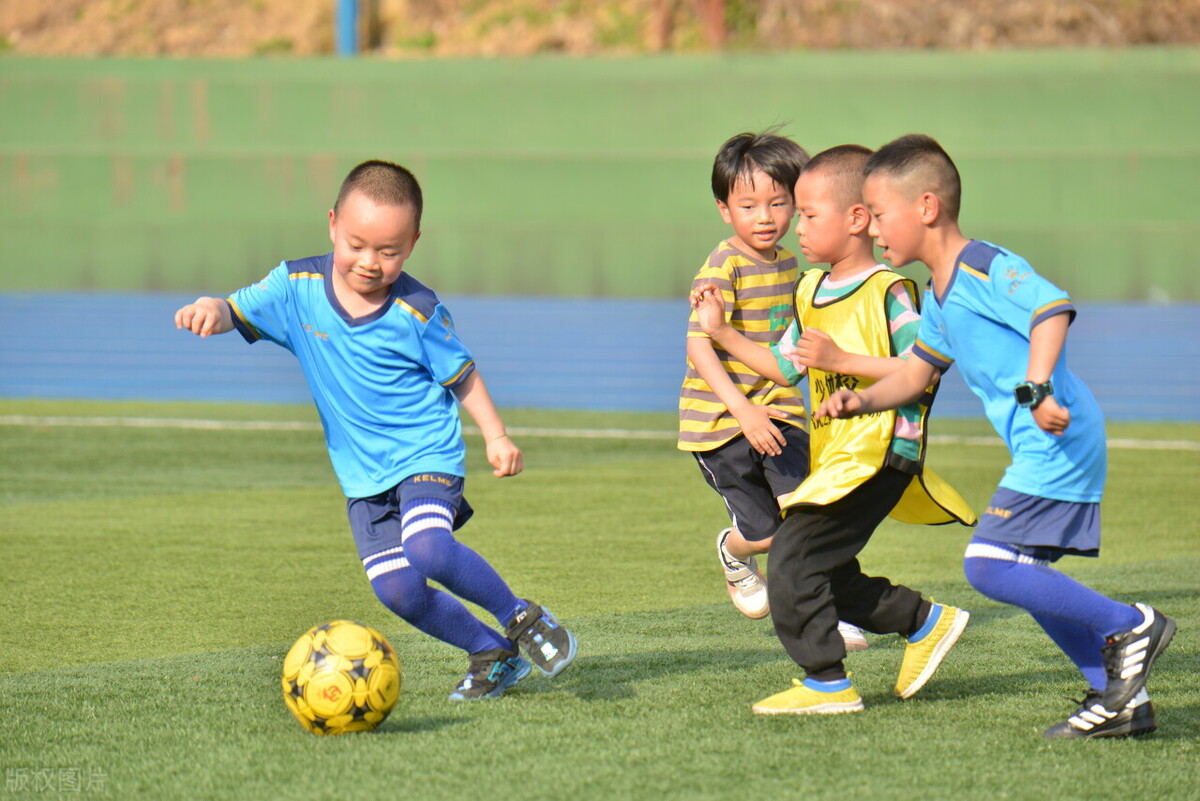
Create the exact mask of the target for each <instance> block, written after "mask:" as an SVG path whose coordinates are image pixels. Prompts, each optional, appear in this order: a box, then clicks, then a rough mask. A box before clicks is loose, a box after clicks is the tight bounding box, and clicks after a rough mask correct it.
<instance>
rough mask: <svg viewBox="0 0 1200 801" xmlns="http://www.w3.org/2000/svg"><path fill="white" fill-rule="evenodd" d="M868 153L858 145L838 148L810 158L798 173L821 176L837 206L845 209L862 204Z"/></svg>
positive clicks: (869, 149)
mask: <svg viewBox="0 0 1200 801" xmlns="http://www.w3.org/2000/svg"><path fill="white" fill-rule="evenodd" d="M871 153H872V151H871V148H869V147H863V146H862V145H838V146H837V147H831V148H829V149H828V150H822V151H821V152H820V153H818V154H817V155H815V156H813V157H812V160H811V161H809V162H808V164H805V165H804V169H803V170H802V171H801V172H806V173H815V172H821V173H824V174H825V176H826V178H827V180H828V181H829V189H830V192H832V194H833V197H834V199H835V200H836V201H837V203H838V207H839V208H841V209H848V208H850V207H851V206H853V205H855V204H857V203H862V187H863V181H865V180H866V177H867V176H866V173H865V172H864V170H865V169H866V166H867V159H869V158H870V157H871Z"/></svg>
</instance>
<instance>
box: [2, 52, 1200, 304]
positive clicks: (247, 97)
mask: <svg viewBox="0 0 1200 801" xmlns="http://www.w3.org/2000/svg"><path fill="white" fill-rule="evenodd" d="M773 123H784V125H785V131H786V132H787V133H790V134H791V135H793V136H794V137H795V138H796V139H797V140H798V141H800V142H801V143H802V144H803V145H805V146H806V147H807V148H809V149H810V151H812V152H816V151H818V150H820V149H823V148H825V147H829V146H831V145H834V144H839V143H843V142H859V143H862V144H866V145H869V146H877V145H879V144H882V143H883V142H884V141H887V140H888V139H891V138H892V137H894V136H897V135H899V134H902V133H908V132H913V131H920V132H926V133H930V134H932V135H934V136H936V137H937V138H938V139H939V140H941V141H942V143H943V144H944V145H945V146H946V148H947V149H948V150H949V151H950V153H951V155H953V156H954V157H955V159H956V161H957V162H958V165H959V169H960V171H961V172H962V173H963V179H964V203H963V206H964V208H963V223H964V228H965V230H966V232H967V233H968V235H973V236H979V237H983V238H989V239H994V240H996V241H999V242H1000V243H1001V244H1004V245H1006V246H1008V247H1010V248H1012V249H1014V250H1017V251H1018V252H1021V253H1023V254H1024V255H1026V256H1027V257H1028V258H1030V260H1031V261H1032V262H1033V263H1034V265H1035V266H1036V267H1037V268H1038V269H1039V270H1040V271H1041V272H1043V273H1044V274H1046V275H1048V276H1050V277H1052V278H1053V279H1054V280H1056V281H1058V282H1059V283H1061V284H1062V285H1064V286H1065V287H1066V288H1067V289H1068V290H1069V291H1070V292H1071V293H1072V294H1073V295H1074V296H1075V297H1076V298H1079V299H1141V298H1147V297H1149V298H1155V299H1171V300H1190V301H1195V300H1198V299H1200V281H1198V279H1197V277H1196V273H1197V271H1196V269H1195V268H1194V267H1193V266H1191V263H1190V262H1191V260H1190V259H1189V258H1188V256H1190V255H1191V246H1192V245H1194V244H1195V243H1197V242H1200V213H1198V212H1197V209H1196V206H1195V204H1194V201H1193V196H1194V194H1195V192H1196V190H1197V188H1200V136H1198V134H1197V132H1200V50H1198V49H1147V50H1119V51H1085V52H1056V53H1043V52H1006V53H986V54H961V53H957V54H935V53H921V52H915V53H899V54H896V53H890V54H864V53H851V52H837V53H820V54H795V55H786V56H782V55H781V56H724V57H722V56H713V57H662V58H633V59H587V60H582V59H565V58H545V59H531V60H520V61H389V62H381V61H363V60H360V61H349V60H305V61H291V60H288V61H285V60H258V61H174V60H146V61H114V60H88V61H83V60H79V61H59V60H50V61H48V60H24V59H12V58H0V290H34V289H37V290H68V289H104V290H180V291H188V292H191V291H196V292H206V293H223V292H226V291H228V290H231V289H233V288H235V287H236V286H240V285H242V284H244V283H247V282H249V281H251V280H254V279H256V278H258V277H260V276H261V275H262V274H263V273H265V272H266V271H267V270H268V269H269V268H271V267H272V266H274V265H275V264H276V263H278V262H279V260H280V259H282V258H297V257H301V256H305V255H311V254H314V253H320V252H324V251H325V250H326V249H327V245H328V239H327V233H326V226H325V212H326V210H327V209H328V207H329V205H330V204H331V202H332V199H333V196H334V194H335V192H336V189H337V185H338V183H339V182H340V179H341V178H342V176H343V174H344V173H345V172H346V170H348V169H349V168H350V167H351V166H353V165H354V164H355V163H357V162H358V161H361V160H363V159H366V158H375V157H382V158H389V159H393V160H397V161H401V162H403V163H407V164H409V165H410V166H412V167H413V168H414V169H415V170H416V172H417V173H418V176H419V177H420V178H421V180H422V183H423V184H424V186H425V190H426V194H427V210H426V217H425V234H424V237H423V238H422V240H421V243H420V245H419V246H418V249H417V251H416V254H415V255H414V259H413V261H412V262H410V268H411V269H412V271H413V272H414V273H416V274H417V275H419V276H421V277H422V278H424V279H425V280H427V281H429V282H430V283H431V284H433V285H434V286H436V287H437V288H438V289H439V290H440V291H441V292H443V293H448V294H449V293H487V294H529V293H532V294H550V295H612V296H659V297H663V296H680V295H681V294H682V293H683V292H684V291H685V290H686V287H687V284H688V281H689V279H690V277H691V275H692V274H693V273H694V271H695V269H696V268H697V267H698V266H699V264H700V263H701V261H702V260H703V258H704V257H705V256H706V255H707V253H708V251H709V249H710V248H711V247H712V245H713V244H714V243H715V241H716V240H717V239H719V238H720V237H722V236H724V235H725V229H724V227H723V226H722V225H721V223H720V220H719V218H718V217H717V214H716V212H715V210H714V208H713V203H712V199H711V197H709V195H708V189H707V185H708V171H709V167H710V164H711V159H712V156H713V154H714V152H715V150H716V148H717V147H718V146H719V145H720V143H721V142H722V141H723V140H724V139H725V138H726V137H727V136H729V135H731V134H733V133H736V132H738V131H740V130H745V129H757V128H763V127H766V126H768V125H771V124H773ZM785 242H788V243H791V242H794V239H792V238H791V237H789V238H788V239H787V240H785Z"/></svg>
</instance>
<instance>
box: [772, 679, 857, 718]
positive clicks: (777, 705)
mask: <svg viewBox="0 0 1200 801" xmlns="http://www.w3.org/2000/svg"><path fill="white" fill-rule="evenodd" d="M792 684H793V687H792V688H791V689H790V690H784V691H783V692H781V693H776V694H775V695H772V696H771V697H770V698H764V699H763V700H761V701H759V702H758V703H757V704H755V705H754V707H753V712H754V714H756V715H839V714H841V713H843V712H861V711H862V708H863V702H862V699H861V698H859V697H858V691H857V690H855V689H854V686H853V685H852V684H850V679H843V680H842V681H841V682H840V683H839V684H838V685H837V686H838V689H836V690H835V691H833V692H821V691H820V690H815V689H813V688H812V687H810V686H809V685H807V684H805V683H804V682H803V681H801V680H800V679H792Z"/></svg>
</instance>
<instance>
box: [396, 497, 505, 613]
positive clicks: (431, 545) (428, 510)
mask: <svg viewBox="0 0 1200 801" xmlns="http://www.w3.org/2000/svg"><path fill="white" fill-rule="evenodd" d="M401 515H402V523H401V536H402V537H403V541H404V555H405V556H406V557H407V558H408V562H409V564H411V565H412V566H413V567H414V568H416V570H417V571H418V572H419V573H420V574H421V575H422V576H424V577H425V578H427V579H433V580H434V581H436V582H438V583H439V584H441V585H442V586H443V587H445V588H446V589H448V590H450V592H452V593H454V594H455V595H457V596H458V597H460V598H465V599H466V600H468V601H470V602H471V603H474V604H478V605H479V606H482V607H483V608H484V609H486V610H488V611H489V612H491V613H492V615H493V616H495V618H496V620H497V621H498V622H499V623H500V625H502V626H503V625H506V624H507V623H508V621H509V620H511V619H512V617H513V615H515V614H516V613H517V611H519V610H521V609H523V608H525V603H524V602H523V601H521V600H520V599H519V598H517V596H515V595H513V592H512V590H510V589H509V588H508V584H506V583H505V581H504V579H502V578H501V577H500V574H499V573H497V572H496V570H495V568H493V567H492V566H491V565H490V564H488V563H487V560H485V559H484V558H483V557H482V556H480V555H479V554H477V553H475V551H473V550H471V549H470V548H468V547H467V546H465V545H463V544H462V543H461V542H459V541H458V540H456V539H455V538H454V534H453V533H452V531H451V528H450V526H451V523H452V521H453V519H454V510H453V509H452V508H451V507H450V505H449V504H447V503H445V502H443V501H437V500H416V501H411V502H409V503H407V504H405V506H404V508H403V509H402V510H401Z"/></svg>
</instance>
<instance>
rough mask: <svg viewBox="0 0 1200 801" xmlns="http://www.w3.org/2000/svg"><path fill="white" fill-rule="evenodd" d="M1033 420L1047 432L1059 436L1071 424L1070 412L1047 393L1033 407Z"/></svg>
mask: <svg viewBox="0 0 1200 801" xmlns="http://www.w3.org/2000/svg"><path fill="white" fill-rule="evenodd" d="M1033 421H1034V422H1035V423H1037V424H1038V428H1040V429H1042V430H1043V431H1045V432H1046V433H1047V434H1053V435H1054V436H1056V437H1061V436H1062V435H1063V432H1064V431H1066V430H1067V426H1069V425H1071V413H1070V412H1069V411H1068V410H1067V409H1066V408H1064V407H1062V406H1059V405H1058V401H1056V400H1055V399H1054V396H1053V395H1048V396H1047V397H1045V398H1043V399H1042V402H1041V403H1039V404H1038V405H1037V407H1036V408H1035V409H1033Z"/></svg>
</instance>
